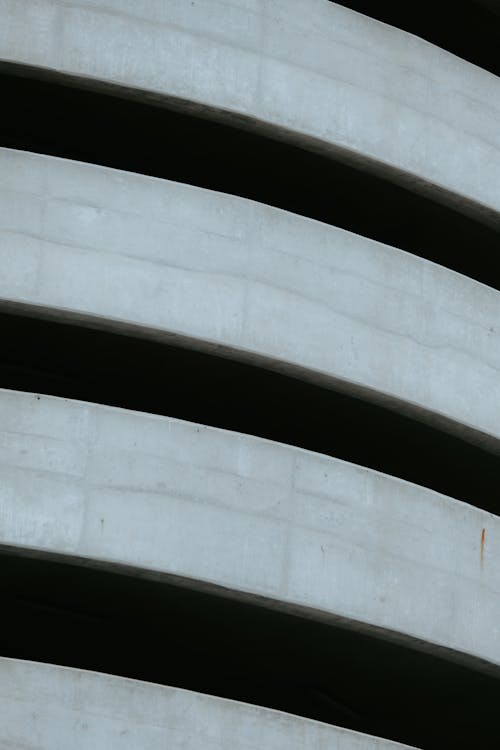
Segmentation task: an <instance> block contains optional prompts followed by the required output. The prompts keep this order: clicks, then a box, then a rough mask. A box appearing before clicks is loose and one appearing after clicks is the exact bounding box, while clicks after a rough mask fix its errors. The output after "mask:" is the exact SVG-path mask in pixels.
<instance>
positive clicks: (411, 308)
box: [0, 149, 500, 452]
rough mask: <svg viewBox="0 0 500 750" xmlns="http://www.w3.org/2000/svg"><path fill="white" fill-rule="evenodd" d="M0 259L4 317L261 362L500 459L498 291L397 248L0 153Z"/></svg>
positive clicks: (222, 199)
mask: <svg viewBox="0 0 500 750" xmlns="http://www.w3.org/2000/svg"><path fill="white" fill-rule="evenodd" d="M0 259H1V263H2V269H3V271H2V274H1V275H0V301H1V304H2V305H3V306H4V308H5V307H6V308H9V306H14V307H16V306H20V305H21V306H23V307H22V309H23V310H28V311H29V310H31V311H32V312H34V313H35V314H53V315H55V316H57V317H58V318H59V319H66V318H72V316H73V317H75V316H79V317H80V318H82V319H83V320H84V321H86V322H87V323H89V324H91V325H98V326H102V327H108V328H113V327H116V328H119V329H120V330H125V331H132V332H134V331H135V332H139V333H141V335H153V336H156V337H158V338H162V337H163V338H164V339H165V340H169V341H174V342H178V343H180V344H182V345H185V346H188V347H194V348H200V349H207V350H208V349H209V350H211V351H216V352H219V353H220V354H223V355H225V356H231V357H236V358H240V359H244V360H246V361H250V362H254V363H256V364H264V365H265V366H267V367H270V368H273V369H275V370H279V371H282V372H285V373H288V374H292V375H297V376H299V377H304V378H307V379H309V380H312V381H316V382H320V383H322V384H325V385H326V386H328V387H335V388H339V389H343V390H344V391H347V392H349V393H351V394H354V395H356V396H361V397H363V398H368V399H370V400H373V401H376V402H378V403H384V404H388V405H389V406H390V407H391V408H394V409H396V410H398V411H400V412H403V413H407V414H410V415H412V416H416V417H417V418H419V419H422V420H426V421H428V422H431V423H435V424H436V425H438V426H439V427H440V428H443V429H446V430H449V431H452V432H454V433H455V434H458V435H460V436H462V437H465V438H467V439H469V440H473V441H475V442H476V443H478V444H480V445H483V446H485V447H487V448H488V449H489V450H491V451H494V452H498V450H499V446H500V440H499V438H500V378H499V376H498V375H499V370H500V329H499V325H498V322H499V320H500V294H499V293H498V292H497V291H495V290H493V289H491V288H489V287H486V286H484V285H482V284H479V283H477V282H475V281H472V280H470V279H468V278H466V277H463V276H461V275H459V274H456V273H454V272H452V271H450V270H447V269H444V268H441V267H439V266H437V265H435V264H433V263H431V262H428V261H425V260H422V259H420V258H417V257H415V256H413V255H410V254H407V253H405V252H402V251H399V250H397V249H395V248H391V247H387V246H385V245H382V244H379V243H376V242H373V241H371V240H368V239H365V238H362V237H359V236H357V235H353V234H350V233H349V232H346V231H344V230H340V229H337V228H335V227H330V226H326V225H323V224H321V223H319V222H315V221H311V220H308V219H305V218H302V217H298V216H296V215H293V214H290V213H287V212H284V211H280V210H278V209H274V208H270V207H267V206H264V205H261V204H257V203H254V202H252V201H248V200H244V199H241V198H236V197H233V196H228V195H224V194H220V193H216V192H212V191H208V190H203V189H200V188H195V187H191V186H186V185H181V184H178V183H172V182H168V181H162V180H158V179H154V178H149V177H144V176H140V175H135V174H129V173H124V172H120V171H116V170H112V169H105V168H101V167H96V166H89V165H83V164H79V163H76V162H70V161H65V160H60V159H55V158H53V157H45V156H39V155H33V154H28V153H24V152H17V151H11V150H8V149H2V150H0ZM16 309H17V308H16Z"/></svg>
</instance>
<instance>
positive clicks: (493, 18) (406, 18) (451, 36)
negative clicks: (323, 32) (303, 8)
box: [334, 0, 500, 76]
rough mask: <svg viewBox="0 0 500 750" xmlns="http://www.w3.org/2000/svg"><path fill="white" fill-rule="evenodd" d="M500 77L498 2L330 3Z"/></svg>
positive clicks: (355, 0) (353, 0)
mask: <svg viewBox="0 0 500 750" xmlns="http://www.w3.org/2000/svg"><path fill="white" fill-rule="evenodd" d="M334 1H335V3H336V4H337V5H343V6H344V7H346V8H350V9H351V10H355V11H357V12H358V13H362V14H363V15H365V16H370V17H371V18H376V19H377V20H378V21H383V22H384V23H388V24H389V25H390V26H395V27H396V28H398V29H402V30H403V31H408V32H409V33H410V34H415V35H416V36H419V37H421V38H422V39H426V40H427V41H428V42H431V43H432V44H435V45H437V46H438V47H441V48H442V49H445V50H447V51H448V52H452V53H453V54H454V55H457V56H458V57H461V58H462V59H463V60H468V61H469V62H471V63H473V64H474V65H478V66H479V67H480V68H484V69H485V70H489V71H490V72H491V73H494V74H495V75H497V76H498V75H500V52H499V50H500V46H499V39H500V3H499V2H498V0H438V1H437V2H436V0H419V2H402V0H334Z"/></svg>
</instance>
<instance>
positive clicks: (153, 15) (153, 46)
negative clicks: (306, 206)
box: [0, 0, 500, 226]
mask: <svg viewBox="0 0 500 750" xmlns="http://www.w3.org/2000/svg"><path fill="white" fill-rule="evenodd" d="M0 11H1V14H2V28H1V30H0V59H2V60H3V61H4V62H6V63H9V64H18V65H21V66H27V67H32V68H39V69H40V70H48V71H53V72H55V73H58V74H62V75H64V76H66V77H68V76H69V77H76V78H79V79H81V80H82V81H86V82H87V85H92V86H99V85H103V86H106V85H110V84H112V85H116V86H120V87H122V89H126V90H128V91H130V92H136V95H140V96H143V97H152V96H154V97H160V98H163V99H164V100H167V99H168V100H169V101H170V103H171V104H175V103H176V102H177V104H178V106H183V107H188V108H189V107H191V108H195V109H196V108H197V109H198V111H200V110H201V111H205V112H208V113H211V116H220V117H222V118H224V119H226V120H228V121H234V122H236V123H237V124H238V125H239V126H242V127H257V128H260V129H261V130H262V129H263V130H266V129H269V130H270V132H272V133H273V134H274V135H278V136H279V135H281V137H285V138H288V139H291V140H295V141H296V142H298V143H299V144H301V145H303V146H305V147H308V148H313V149H315V150H320V151H324V152H326V153H333V154H337V155H339V156H340V157H341V158H344V159H346V160H347V161H353V162H354V163H356V164H358V165H361V166H364V167H366V168H369V169H373V170H375V171H378V172H380V173H382V174H386V175H388V176H390V178H391V179H395V180H397V181H400V182H402V183H403V184H405V186H406V187H408V188H410V189H417V190H419V191H421V192H429V193H431V194H432V195H433V196H434V198H436V199H438V200H440V201H442V202H445V203H450V204H452V205H453V206H454V207H455V208H457V209H459V210H463V211H465V212H468V213H471V214H473V215H474V216H476V218H477V219H479V220H482V221H485V222H487V223H491V224H494V225H495V226H499V224H500V197H499V196H500V191H499V187H500V180H499V176H498V175H499V174H500V132H499V128H498V120H499V117H500V105H498V101H499V100H500V80H498V78H497V77H496V76H494V75H492V74H490V73H487V72H486V71H483V70H481V69H480V68H478V67H476V66H474V65H471V64H469V63H466V62H464V61H463V60H460V59H459V58H457V57H455V56H454V55H452V54H450V53H448V52H445V51H443V50H441V49H439V48H438V47H435V46H433V45H431V44H429V43H427V42H425V41H423V40H421V39H419V38H417V37H415V36H413V35H411V34H407V33H405V32H402V31H400V30H398V29H395V28H393V27H391V26H387V25H385V24H382V23H380V22H378V21H375V20H373V19H371V18H368V17H365V16H363V15H360V14H358V13H355V12H353V11H351V10H349V9H346V8H343V7H341V6H338V5H335V4H334V3H326V2H322V0H309V2H308V3H307V9H306V8H305V7H304V3H303V2H301V0H273V1H272V2H271V1H270V0H269V1H268V2H263V3H262V2H258V3H257V2H250V3H248V2H245V3H242V2H241V0H231V2H225V3H221V2H219V1H218V0H205V1H204V3H203V4H201V5H200V4H198V3H197V4H194V3H185V2H184V1H183V0H170V1H169V2H168V3H166V4H163V5H162V4H158V3H156V4H153V5H150V7H149V9H148V8H144V7H143V8H142V9H140V8H139V6H138V4H137V3H136V2H134V0H99V1H97V0H79V1H78V2H76V3H71V4H68V3H66V2H63V0H2V1H1V3H0ZM360 40H361V41H360ZM207 70H210V75H207Z"/></svg>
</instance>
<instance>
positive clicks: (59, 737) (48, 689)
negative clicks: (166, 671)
mask: <svg viewBox="0 0 500 750" xmlns="http://www.w3.org/2000/svg"><path fill="white" fill-rule="evenodd" d="M0 746H1V747H2V748H4V750H8V749H12V750H14V748H16V750H17V749H18V748H22V749H23V750H69V748H71V750H139V748H141V750H166V748H168V750H305V748H311V750H397V748H404V747H408V746H407V745H401V744H399V743H397V742H389V741H388V740H383V739H377V738H375V737H369V736H368V735H365V734H359V733H358V732H352V731H349V730H346V729H340V728H337V727H333V726H329V725H327V724H321V723H319V722H315V721H310V720H308V719H303V718H300V717H298V716H291V715H290V714H286V713H282V712H280V711H272V710H270V709H265V708H260V707H257V706H251V705H248V704H245V703H237V702H236V701H231V700H224V699H222V698H213V697H211V696H208V695H202V694H200V693H193V692H190V691H187V690H179V689H178V688H171V687H163V686H160V685H153V684H151V683H148V682H139V681H137V680H128V679H124V678H120V677H112V676H109V675H105V674H97V673H95V672H85V671H83V670H79V669H67V668H64V667H58V666H52V665H47V664H37V663H34V662H26V661H18V660H14V659H4V658H0Z"/></svg>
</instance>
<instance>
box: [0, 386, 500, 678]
mask: <svg viewBox="0 0 500 750" xmlns="http://www.w3.org/2000/svg"><path fill="white" fill-rule="evenodd" d="M0 413H1V414H2V423H1V425H0V446H1V447H0V464H1V466H2V487H1V490H0V517H1V518H3V519H5V520H4V522H3V523H2V526H1V528H0V544H1V545H3V546H10V547H17V548H25V549H26V550H30V549H31V550H38V551H43V552H44V553H48V554H49V555H51V556H52V555H64V556H67V557H70V558H71V557H74V558H77V559H85V560H88V561H91V563H93V564H95V565H100V566H114V565H126V566H129V567H131V568H134V569H136V570H137V571H138V573H139V572H140V574H141V575H143V574H144V573H147V572H149V573H150V574H155V575H156V574H161V575H163V576H166V577H171V576H175V577H178V578H180V579H182V580H184V581H186V582H189V585H191V586H194V587H199V588H203V589H206V587H207V586H208V587H209V588H210V587H220V588H221V589H225V590H228V591H231V592H233V595H234V596H236V597H241V596H243V597H245V598H248V599H250V600H252V599H253V598H258V599H260V598H263V599H265V600H267V606H271V607H278V608H281V609H287V610H289V609H290V608H292V609H294V610H296V611H298V612H302V613H306V614H309V616H310V615H311V614H312V615H313V616H317V617H323V618H325V619H326V620H329V619H331V620H338V619H340V620H342V621H344V622H346V621H347V622H346V624H348V625H349V627H352V628H356V629H359V628H361V629H363V630H368V631H370V630H371V629H373V628H376V629H377V631H378V632H380V633H383V634H384V637H386V638H389V639H397V640H401V639H403V640H406V641H408V642H412V643H413V644H414V645H415V646H418V647H422V646H421V643H422V642H423V643H425V648H426V649H429V650H431V651H432V650H433V651H434V652H437V653H439V650H440V649H443V648H445V649H449V650H450V651H453V652H454V653H451V654H450V658H453V659H456V660H459V661H465V662H470V661H471V659H472V660H484V661H485V662H487V661H489V662H492V663H493V664H500V622H499V620H498V617H497V615H498V611H499V608H500V552H499V550H500V520H499V519H498V518H497V516H493V515H491V514H489V513H486V512H484V511H480V510H477V509H476V508H472V507H471V506H468V505H465V504H463V503H459V502H457V501H454V500H451V499H449V498H446V497H444V496H442V495H438V494H437V493H435V492H431V491H429V490H425V489H424V488H422V487H417V486H415V485H411V484H409V483H407V482H403V481H401V480H398V479H394V478H392V477H387V476H385V475H383V474H378V473H377V472H373V471H369V470H367V469H363V468H361V467H357V466H354V465H352V464H348V463H345V462H343V461H338V460H335V459H332V458H328V457H326V456H320V455H318V454H314V453H309V452H307V451H301V450H298V449H296V448H291V447H290V446H284V445H279V444H276V443H272V442H269V441H266V440H259V439H257V438H252V437H248V436H245V435H237V434H235V433H231V432H226V431H222V430H214V429H211V428H207V427H202V426H201V425H195V424H191V423H188V422H180V421H177V420H169V419H165V418H164V417H156V416H153V415H145V414H138V413H134V412H129V411H124V410H120V409H111V408H109V407H101V406H94V405H91V404H84V403H81V402H77V401H69V400H62V399H54V398H50V397H46V396H39V395H34V394H33V395H32V394H16V393H13V392H11V391H0ZM482 538H483V543H482V541H481V540H482ZM486 539H487V540H488V541H487V549H486V548H485V540H486ZM342 540H348V541H342ZM403 598H404V600H405V602H406V605H405V606H404V607H400V606H398V603H399V602H400V601H401V600H402V599H403ZM429 612H432V613H433V615H432V617H431V618H430V617H429V616H428V613H429ZM419 642H421V643H420V644H419ZM478 666H481V668H485V669H488V665H487V664H482V665H478Z"/></svg>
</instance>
